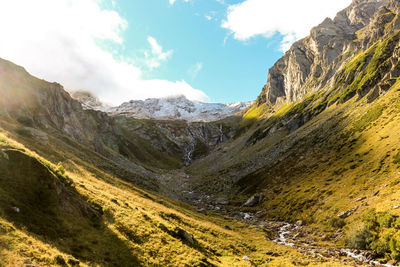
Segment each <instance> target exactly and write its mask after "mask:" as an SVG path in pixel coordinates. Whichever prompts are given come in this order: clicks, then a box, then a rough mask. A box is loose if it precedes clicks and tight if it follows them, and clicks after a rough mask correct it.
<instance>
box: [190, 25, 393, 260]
mask: <svg viewBox="0 0 400 267" xmlns="http://www.w3.org/2000/svg"><path fill="white" fill-rule="evenodd" d="M398 43H399V33H398V32H395V33H393V34H392V35H389V36H386V37H385V38H384V39H382V40H379V41H378V42H377V43H375V44H374V45H372V46H371V47H370V48H369V49H367V50H365V51H361V52H360V53H359V54H357V55H356V56H355V57H354V58H350V59H348V61H347V63H346V64H343V67H342V69H341V71H340V72H339V73H338V74H337V75H336V77H335V79H334V80H333V84H332V86H331V87H329V88H326V89H325V90H322V91H318V92H314V93H309V94H308V95H306V96H305V98H304V99H302V100H301V101H299V102H296V103H290V104H284V105H282V106H279V107H270V106H266V104H263V105H261V106H254V107H253V108H251V109H250V110H249V111H248V113H247V114H245V115H244V117H243V121H242V124H241V127H242V129H243V130H242V131H240V134H239V135H238V136H237V138H236V139H234V140H230V141H229V142H228V143H226V144H225V145H224V147H223V148H221V150H220V151H217V152H216V153H214V154H211V155H209V156H207V157H206V158H204V159H201V160H199V161H197V162H195V163H194V164H193V165H192V166H190V167H189V168H188V169H187V172H188V173H190V174H191V175H193V177H194V178H193V179H192V181H193V183H192V188H194V189H195V190H199V191H203V192H207V193H208V194H211V195H212V196H213V197H214V198H218V197H220V196H224V197H227V198H228V199H229V200H230V206H227V207H225V210H231V211H232V210H235V209H241V210H242V211H243V210H247V211H253V212H256V211H260V210H261V211H263V212H264V214H265V218H269V219H275V220H286V221H291V222H295V221H297V220H300V219H301V220H303V221H305V222H307V224H308V225H310V226H317V227H319V228H322V229H325V230H326V231H336V230H338V229H342V230H343V231H344V232H346V234H347V237H343V239H342V240H341V241H338V242H339V243H341V244H343V245H348V246H352V247H357V248H363V249H366V248H367V249H374V250H376V251H377V253H378V256H379V257H382V258H386V259H388V260H391V261H393V262H398V261H399V260H400V257H399V256H398V253H397V251H398V249H399V247H400V245H399V244H400V239H399V237H398V234H399V232H398V231H399V230H398V229H399V227H398V223H397V222H398V221H397V218H398V216H399V215H400V211H399V206H400V205H399V204H400V198H399V196H398V190H399V189H400V187H399V186H400V164H399V162H400V160H399V159H400V157H399V155H400V153H399V151H400V147H399V142H400V137H399V132H400V128H399V125H400V124H399V121H400V109H399V106H400V94H399V92H400V82H399V81H398V75H399V74H400V73H398V65H396V64H397V63H396V62H397V58H398V56H397V52H396V51H397V50H396V49H397V47H398ZM215 161H218V164H216V165H212V164H211V162H215ZM254 193H262V194H263V195H264V201H263V202H262V204H261V205H259V206H258V207H254V208H246V209H244V208H243V207H241V205H242V204H243V203H244V202H245V201H246V200H247V198H248V197H250V196H251V195H252V194H254ZM342 212H348V216H347V215H345V216H341V217H342V218H339V216H338V215H339V214H340V213H342Z"/></svg>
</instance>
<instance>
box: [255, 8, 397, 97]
mask: <svg viewBox="0 0 400 267" xmlns="http://www.w3.org/2000/svg"><path fill="white" fill-rule="evenodd" d="M398 5H399V2H398V1H397V0H392V1H388V0H364V1H362V0H354V1H353V2H352V4H351V5H350V6H349V7H348V8H346V9H345V10H343V11H341V12H339V13H338V14H337V16H336V17H335V18H334V19H333V20H332V19H330V18H327V19H325V21H324V22H322V23H321V24H320V25H319V26H317V27H315V28H313V29H312V30H311V33H310V36H308V37H306V38H304V39H302V40H300V41H298V42H296V43H295V44H293V46H292V47H291V48H290V49H289V51H287V52H286V53H285V55H284V56H283V57H282V58H281V59H279V60H278V61H277V62H276V64H275V65H274V66H273V67H272V68H271V69H270V70H269V74H268V80H267V83H266V85H265V86H264V88H263V90H262V93H261V94H260V96H259V97H258V99H257V103H258V105H260V104H263V103H268V104H269V105H275V104H281V103H284V102H295V101H298V100H300V99H301V98H302V97H303V96H304V95H305V94H307V93H308V92H311V91H317V90H321V89H323V88H324V87H325V86H327V85H329V84H330V82H332V81H333V80H334V76H335V74H336V73H337V71H338V70H339V69H340V67H341V66H343V64H344V63H345V62H346V60H347V59H348V58H351V57H352V56H353V55H355V54H356V53H358V52H359V51H360V50H362V49H366V48H368V47H369V46H370V45H371V44H372V43H374V42H375V41H376V40H377V39H378V38H380V37H381V36H383V35H384V34H387V33H388V31H391V30H393V29H394V28H396V27H386V28H385V27H382V25H383V26H384V25H385V23H386V22H389V21H392V20H393V19H394V17H395V16H396V14H397V13H398ZM393 23H394V24H398V19H397V18H396V21H394V22H393ZM392 26H394V25H392Z"/></svg>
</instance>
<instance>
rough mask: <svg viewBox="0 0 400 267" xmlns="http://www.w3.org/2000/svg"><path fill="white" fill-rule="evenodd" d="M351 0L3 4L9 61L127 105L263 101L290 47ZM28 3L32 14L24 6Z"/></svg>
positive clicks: (1, 27)
mask: <svg viewBox="0 0 400 267" xmlns="http://www.w3.org/2000/svg"><path fill="white" fill-rule="evenodd" d="M350 3H351V0H302V1H299V0H279V1H276V0H36V1H31V0H13V1H1V2H0V32H2V34H1V35H0V57H1V58H5V59H8V60H11V61H13V62H15V63H17V64H19V65H22V66H24V67H25V68H26V69H27V70H28V71H29V72H30V73H32V74H33V75H35V76H38V77H40V78H43V79H46V80H48V81H55V82H59V83H61V84H62V85H64V87H65V89H66V90H68V91H75V90H86V91H90V92H92V93H94V94H95V95H96V96H98V97H99V98H100V100H102V101H103V102H107V103H111V104H113V105H118V104H120V103H122V102H125V101H129V100H132V99H146V98H150V97H167V96H171V95H180V94H183V95H185V96H186V97H188V98H189V99H192V100H200V101H209V102H221V103H229V102H236V101H248V100H254V99H255V98H256V97H257V96H258V94H259V93H260V92H261V89H262V87H263V86H264V84H265V82H266V80H267V74H268V69H269V68H270V67H271V66H272V65H273V64H274V63H275V62H276V60H277V59H279V58H280V57H281V56H282V55H283V51H286V50H287V49H288V48H289V47H290V45H291V44H292V43H293V42H294V41H296V40H298V39H300V38H303V37H305V36H306V35H308V33H309V31H310V29H311V28H312V27H313V26H315V25H317V24H319V23H320V22H322V21H323V19H324V18H326V17H327V16H329V17H332V18H333V17H334V15H335V14H336V13H337V12H338V11H339V10H341V9H343V8H345V7H346V6H347V5H349V4H350ZM21 6H24V9H21V8H20V7H21Z"/></svg>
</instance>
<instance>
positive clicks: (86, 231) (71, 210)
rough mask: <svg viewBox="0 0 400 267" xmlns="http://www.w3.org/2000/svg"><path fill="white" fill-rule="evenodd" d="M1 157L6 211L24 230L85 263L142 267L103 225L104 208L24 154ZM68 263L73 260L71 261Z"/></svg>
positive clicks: (0, 201) (1, 201)
mask: <svg viewBox="0 0 400 267" xmlns="http://www.w3.org/2000/svg"><path fill="white" fill-rule="evenodd" d="M6 153H7V155H8V159H6V157H4V156H3V157H1V155H0V211H1V210H3V213H4V214H5V218H6V219H7V220H9V221H10V222H12V223H14V225H15V226H16V227H18V228H19V229H22V230H25V231H26V232H28V233H30V234H33V236H35V237H36V238H37V239H39V240H41V241H43V242H44V243H47V244H50V245H52V246H54V247H56V248H57V249H59V250H60V251H62V252H64V253H66V254H70V255H72V256H74V257H75V258H76V259H78V260H79V261H83V262H90V263H91V264H93V265H100V266H137V265H139V263H138V259H137V257H136V256H135V255H134V253H133V251H132V250H131V249H130V248H129V247H128V244H127V243H126V242H125V241H123V240H121V239H119V237H118V236H117V235H116V234H115V233H113V232H112V231H111V230H110V229H109V228H108V227H107V226H106V224H105V223H104V222H103V219H102V213H103V211H102V209H101V207H99V206H98V207H95V206H93V205H90V204H88V202H87V201H86V200H85V198H84V197H83V196H82V195H80V194H79V193H78V192H77V191H76V190H75V189H74V188H72V187H71V186H69V185H68V181H67V180H65V179H63V177H62V176H61V175H59V174H58V175H57V176H56V175H54V174H53V172H51V171H50V170H49V169H48V168H47V167H46V166H44V165H43V164H42V163H40V162H39V161H38V160H37V159H35V158H33V157H30V156H28V155H26V154H24V153H22V152H20V151H16V150H8V151H6ZM65 260H66V261H67V259H65Z"/></svg>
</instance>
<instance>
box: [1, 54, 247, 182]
mask: <svg viewBox="0 0 400 267" xmlns="http://www.w3.org/2000/svg"><path fill="white" fill-rule="evenodd" d="M0 93H1V95H2V96H3V97H2V98H0V107H1V108H0V120H1V119H3V120H5V121H13V122H16V123H17V124H18V125H19V126H13V127H14V130H15V131H17V132H20V133H24V134H27V135H29V136H33V137H35V138H36V139H37V140H38V141H41V142H46V141H48V139H49V136H52V135H54V134H58V135H60V134H61V135H67V136H68V137H70V138H72V139H73V140H74V141H77V142H78V143H80V144H82V145H84V146H86V147H88V148H89V149H91V150H93V151H95V152H97V153H99V154H101V155H103V156H105V157H106V158H107V159H110V160H112V161H114V162H116V163H117V164H119V165H122V166H124V167H125V168H126V169H128V170H131V171H133V172H134V173H137V174H140V175H143V176H152V175H151V174H149V173H148V171H147V170H146V168H148V169H152V168H166V169H175V168H180V167H182V166H183V165H188V164H190V163H191V161H192V160H193V159H194V158H198V157H201V156H204V155H206V154H207V153H209V152H210V151H211V150H212V149H214V148H215V147H216V146H217V145H219V144H220V143H221V142H222V141H225V140H227V139H229V138H230V137H231V136H233V135H234V131H235V127H234V125H236V124H237V123H239V121H240V118H239V117H238V118H231V119H225V120H224V121H218V122H209V123H205V122H193V123H188V122H185V121H149V120H138V119H135V118H132V117H131V116H125V115H122V114H119V113H118V112H115V113H113V114H110V113H106V112H103V111H102V110H107V109H108V107H106V106H105V105H103V104H102V103H100V102H99V101H98V100H96V98H94V97H93V96H91V95H89V94H83V93H80V94H78V95H77V93H75V94H74V96H75V97H78V98H80V100H81V101H82V99H83V100H85V101H86V102H85V101H83V102H84V104H83V105H82V104H81V103H80V102H79V101H77V100H75V99H73V98H72V97H71V96H70V94H69V93H68V92H66V91H65V90H64V88H63V87H62V86H61V85H60V84H57V83H48V82H46V81H44V80H40V79H37V78H35V77H33V76H31V75H29V73H28V72H26V70H25V69H24V68H22V67H19V66H17V65H15V64H13V63H11V62H9V61H6V60H0ZM184 100H186V102H190V101H188V100H187V99H184ZM182 101H183V100H182ZM182 101H180V102H182ZM189 104H192V102H190V103H189ZM189 104H188V105H189ZM186 106H187V105H186ZM189 106H190V105H189ZM222 106H224V107H226V106H225V105H222ZM241 107H242V106H240V105H238V106H237V107H233V108H232V110H235V111H236V110H240V108H241ZM154 108H157V107H154ZM94 109H100V110H94Z"/></svg>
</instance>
